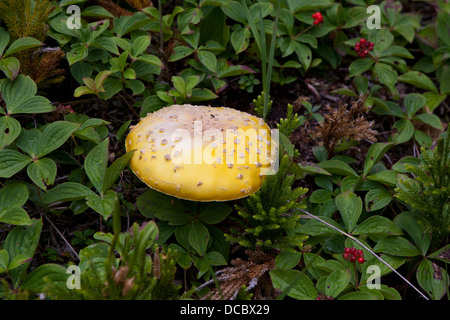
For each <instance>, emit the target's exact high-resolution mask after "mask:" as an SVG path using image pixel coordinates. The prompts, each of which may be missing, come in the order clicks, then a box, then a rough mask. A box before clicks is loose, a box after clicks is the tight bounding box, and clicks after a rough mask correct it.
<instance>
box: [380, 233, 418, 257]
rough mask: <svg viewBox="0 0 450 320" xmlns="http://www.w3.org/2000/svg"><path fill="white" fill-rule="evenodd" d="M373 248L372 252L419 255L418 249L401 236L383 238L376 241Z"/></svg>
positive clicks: (403, 255) (404, 255) (407, 255)
mask: <svg viewBox="0 0 450 320" xmlns="http://www.w3.org/2000/svg"><path fill="white" fill-rule="evenodd" d="M373 250H374V252H382V253H387V254H390V255H393V256H400V257H414V256H418V255H420V251H419V250H418V249H417V248H416V247H415V246H414V245H413V244H412V243H411V242H409V241H408V240H406V239H405V238H403V237H388V238H383V239H381V240H380V241H378V243H377V245H376V246H375V247H374V248H373Z"/></svg>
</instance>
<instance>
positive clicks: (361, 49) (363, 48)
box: [355, 38, 375, 58]
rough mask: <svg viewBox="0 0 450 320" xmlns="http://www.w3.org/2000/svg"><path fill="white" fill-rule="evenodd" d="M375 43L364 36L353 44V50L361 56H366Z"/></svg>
mask: <svg viewBox="0 0 450 320" xmlns="http://www.w3.org/2000/svg"><path fill="white" fill-rule="evenodd" d="M374 45H375V44H374V43H373V42H370V41H367V40H366V39H364V38H361V39H360V40H359V42H357V43H356V44H355V51H356V53H357V54H358V56H360V57H361V58H363V57H365V56H367V55H368V54H369V51H372V50H373V46H374Z"/></svg>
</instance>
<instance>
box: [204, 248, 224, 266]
mask: <svg viewBox="0 0 450 320" xmlns="http://www.w3.org/2000/svg"><path fill="white" fill-rule="evenodd" d="M205 256H206V258H207V259H208V261H209V263H210V264H211V265H212V266H225V265H227V261H226V260H225V258H224V257H223V255H222V254H220V253H219V252H217V251H211V252H207V253H206V255H205Z"/></svg>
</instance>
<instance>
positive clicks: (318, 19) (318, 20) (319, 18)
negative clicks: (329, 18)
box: [312, 12, 323, 26]
mask: <svg viewBox="0 0 450 320" xmlns="http://www.w3.org/2000/svg"><path fill="white" fill-rule="evenodd" d="M312 17H313V19H315V20H314V22H313V24H314V25H315V26H317V25H318V24H319V23H321V22H323V17H322V14H321V13H320V12H316V13H313V15H312Z"/></svg>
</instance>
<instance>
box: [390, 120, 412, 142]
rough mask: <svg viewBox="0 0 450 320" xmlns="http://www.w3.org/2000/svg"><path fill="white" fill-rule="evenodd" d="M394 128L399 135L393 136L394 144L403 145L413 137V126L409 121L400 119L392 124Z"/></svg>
mask: <svg viewBox="0 0 450 320" xmlns="http://www.w3.org/2000/svg"><path fill="white" fill-rule="evenodd" d="M394 128H395V129H397V130H399V131H400V134H398V135H396V136H394V142H395V143H396V144H400V143H405V142H407V141H409V140H411V138H412V137H413V135H414V125H413V124H412V122H411V121H410V120H407V119H402V120H399V121H397V122H396V123H394Z"/></svg>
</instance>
